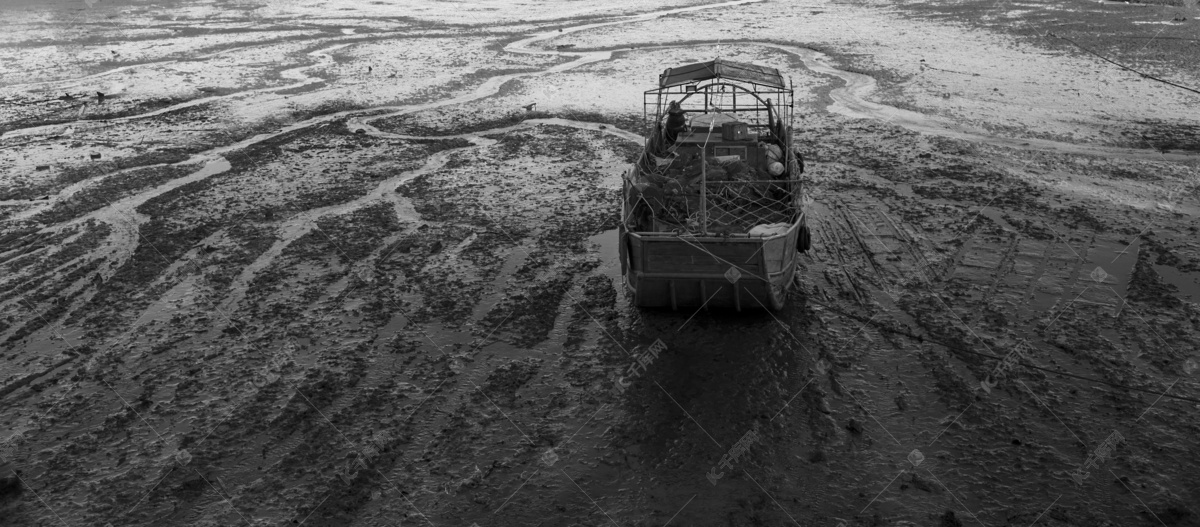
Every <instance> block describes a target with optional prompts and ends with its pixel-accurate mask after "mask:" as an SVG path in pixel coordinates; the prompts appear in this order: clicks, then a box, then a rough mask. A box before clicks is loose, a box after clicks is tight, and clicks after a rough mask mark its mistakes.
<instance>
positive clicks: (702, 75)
mask: <svg viewBox="0 0 1200 527" xmlns="http://www.w3.org/2000/svg"><path fill="white" fill-rule="evenodd" d="M709 79H730V80H736V81H741V82H748V83H753V84H759V85H763V86H768V87H771V88H776V89H784V88H786V87H787V85H786V84H784V82H783V81H784V79H783V76H782V75H780V74H779V70H777V69H775V68H769V67H766V66H759V65H757V64H747V63H745V62H734V61H731V60H723V59H715V60H710V61H708V62H697V63H695V64H688V65H686V66H678V67H675V68H667V69H666V71H663V73H662V75H659V77H658V87H659V88H667V87H670V86H678V85H681V84H691V83H694V82H697V81H703V80H709Z"/></svg>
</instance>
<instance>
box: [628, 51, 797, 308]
mask: <svg viewBox="0 0 1200 527" xmlns="http://www.w3.org/2000/svg"><path fill="white" fill-rule="evenodd" d="M792 97H793V95H792V89H791V88H789V87H788V86H787V85H786V84H785V83H784V79H783V76H782V75H780V74H779V70H777V69H774V68H767V67H763V66H757V65H753V64H744V63H738V62H732V61H727V60H721V59H717V60H714V61H710V62H701V63H698V64H690V65H687V66H680V67H677V68H669V69H667V70H666V71H665V72H663V74H662V75H660V76H659V81H658V88H656V89H653V90H648V91H646V92H645V96H644V115H645V116H646V118H647V120H648V119H649V118H650V115H651V109H653V119H654V121H653V123H652V126H648V127H647V129H649V130H650V136H649V138H647V140H646V146H645V149H644V150H643V152H642V154H641V156H640V157H639V158H638V160H637V161H636V162H635V163H634V164H633V166H632V167H630V168H629V170H628V171H627V172H626V173H625V175H624V182H623V184H622V196H623V200H622V213H621V217H622V222H621V225H620V229H619V235H620V259H621V274H622V275H624V277H625V280H624V281H625V286H626V289H627V291H628V292H629V293H630V294H631V295H632V297H633V303H634V304H635V305H637V306H642V307H670V308H672V309H679V308H681V307H693V308H694V307H705V308H708V307H727V308H733V309H736V310H738V311H741V310H742V309H743V308H746V307H749V308H760V307H761V308H770V309H773V310H778V309H782V308H783V305H784V302H785V301H786V299H787V291H788V289H790V287H791V285H792V284H793V280H794V276H795V272H796V264H797V259H798V254H797V253H798V252H803V251H807V250H808V248H809V244H810V239H811V238H810V235H809V231H808V226H807V225H806V224H805V215H804V209H803V203H802V201H801V181H800V174H801V173H802V172H803V171H804V162H803V160H802V158H801V157H800V156H799V155H798V154H797V153H796V152H793V151H792V148H791V145H792V122H793V114H794V110H793V107H792ZM784 113H786V114H787V115H786V117H785V116H784V115H783V114H784ZM647 124H648V125H649V124H651V123H647Z"/></svg>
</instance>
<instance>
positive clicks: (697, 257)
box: [619, 215, 805, 311]
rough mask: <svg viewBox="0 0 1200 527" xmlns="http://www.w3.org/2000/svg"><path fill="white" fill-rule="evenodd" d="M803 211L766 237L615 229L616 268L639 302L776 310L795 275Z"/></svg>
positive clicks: (644, 304) (664, 305) (639, 303)
mask: <svg viewBox="0 0 1200 527" xmlns="http://www.w3.org/2000/svg"><path fill="white" fill-rule="evenodd" d="M804 223H805V222H804V217H803V215H802V216H801V217H800V218H799V220H797V221H796V222H795V223H793V224H792V225H791V226H790V227H789V228H788V230H787V231H785V232H784V233H782V234H778V235H775V236H770V237H745V236H743V237H728V238H726V237H721V236H710V237H699V236H695V237H693V236H686V237H684V236H677V235H674V234H672V233H655V232H629V231H627V230H626V229H625V228H623V227H622V228H621V229H620V231H619V236H620V258H621V272H622V274H623V275H624V277H625V279H624V281H625V287H626V290H627V292H628V293H629V294H630V295H631V296H632V298H633V303H634V304H635V305H637V306H639V307H661V308H671V309H696V308H700V307H704V308H706V309H707V308H717V309H734V310H737V311H741V310H743V309H772V310H778V309H782V308H783V305H784V301H785V299H786V295H787V291H788V289H790V288H791V285H792V283H793V280H794V279H795V273H796V265H797V261H798V253H797V244H798V243H800V239H799V238H800V236H801V231H802V230H803V229H805V227H804Z"/></svg>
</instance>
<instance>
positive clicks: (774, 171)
mask: <svg viewBox="0 0 1200 527" xmlns="http://www.w3.org/2000/svg"><path fill="white" fill-rule="evenodd" d="M767 172H770V173H771V175H772V176H780V175H783V163H780V162H778V161H776V162H774V163H771V164H769V165H767Z"/></svg>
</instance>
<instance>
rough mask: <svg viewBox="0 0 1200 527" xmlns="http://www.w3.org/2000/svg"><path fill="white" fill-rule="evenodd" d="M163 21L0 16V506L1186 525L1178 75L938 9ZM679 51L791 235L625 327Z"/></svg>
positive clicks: (346, 517) (24, 518)
mask: <svg viewBox="0 0 1200 527" xmlns="http://www.w3.org/2000/svg"><path fill="white" fill-rule="evenodd" d="M173 6H174V7H173V8H172V9H171V10H164V9H162V8H153V7H149V6H146V5H142V4H140V3H136V2H128V3H124V4H121V3H107V2H105V1H104V0H100V1H99V2H92V3H82V2H81V3H78V4H74V3H65V2H64V3H60V4H50V5H48V6H41V5H32V4H31V5H19V6H17V7H12V8H8V9H9V10H8V11H3V13H5V16H7V17H11V19H12V20H14V23H15V24H16V25H15V26H14V27H16V28H17V29H16V30H14V32H13V33H12V34H10V35H7V36H5V37H3V39H4V41H5V42H6V43H8V44H10V45H12V46H13V47H12V49H11V50H9V51H4V52H3V53H0V58H3V59H4V61H5V63H6V64H7V65H11V66H13V67H19V68H24V69H25V71H26V74H25V75H23V76H19V78H18V76H12V75H7V74H5V75H6V76H3V77H0V78H3V84H2V85H0V115H2V116H3V120H4V122H5V124H4V125H3V128H2V130H3V134H2V135H0V146H2V147H3V148H2V150H3V153H0V170H3V175H0V401H2V405H0V471H2V473H0V477H3V478H4V479H3V480H0V518H2V520H0V523H3V524H5V525H101V526H103V525H108V524H111V525H114V526H116V525H213V526H216V525H244V524H248V525H330V526H332V525H361V526H376V525H378V526H383V525H388V526H392V525H418V524H419V525H436V526H440V525H463V526H471V525H478V526H480V527H485V526H488V525H545V526H550V525H562V526H572V525H622V526H623V525H799V526H804V527H808V526H829V527H837V526H839V525H844V526H847V527H849V526H913V525H920V526H925V525H931V526H940V527H946V526H960V525H976V524H978V525H985V526H1001V525H1046V526H1061V527H1065V526H1073V527H1075V526H1078V527H1082V526H1127V525H1147V526H1150V525H1167V526H1172V527H1173V526H1186V525H1200V508H1198V507H1197V506H1196V503H1197V502H1198V501H1200V490H1198V489H1200V457H1198V455H1197V452H1200V442H1198V440H1197V437H1198V436H1197V432H1198V430H1200V389H1198V388H1200V386H1198V384H1197V383H1198V381H1197V376H1200V366H1198V364H1197V361H1200V356H1197V354H1196V342H1197V341H1198V334H1200V310H1198V308H1197V302H1200V284H1198V282H1197V279H1198V278H1200V246H1198V245H1197V242H1196V232H1197V229H1198V228H1200V224H1198V220H1200V218H1198V217H1197V214H1198V213H1200V203H1198V202H1197V199H1198V196H1197V193H1196V187H1197V184H1198V183H1200V171H1198V169H1197V166H1198V165H1200V153H1198V151H1197V145H1196V144H1195V140H1194V137H1193V136H1194V135H1195V134H1194V131H1195V127H1196V126H1197V123H1196V121H1195V120H1194V119H1191V120H1188V119H1189V118H1187V117H1186V115H1184V114H1181V113H1180V112H1178V107H1180V105H1184V106H1188V107H1195V106H1196V105H1197V103H1200V99H1197V98H1196V97H1195V96H1191V95H1188V94H1187V93H1186V92H1178V91H1170V88H1168V87H1164V86H1161V85H1158V84H1157V83H1155V84H1151V83H1149V82H1147V81H1144V80H1141V79H1139V78H1138V77H1137V76H1136V75H1133V74H1126V73H1121V72H1120V71H1119V70H1118V71H1113V70H1109V69H1103V68H1104V66H1103V65H1102V64H1103V63H1101V62H1095V61H1094V59H1093V58H1088V56H1087V55H1086V54H1083V53H1079V52H1073V51H1068V50H1066V49H1065V48H1062V49H1060V48H1052V49H1053V53H1051V52H1049V51H1047V50H1048V49H1051V48H1045V47H1039V46H1043V44H1039V43H1037V42H1032V43H1031V41H1025V40H1020V39H1017V38H1014V34H1013V33H1009V32H1005V31H1004V30H1003V29H1002V28H1000V27H999V26H996V25H995V24H993V23H992V22H991V19H987V20H986V21H985V22H986V23H984V22H981V23H979V24H978V25H977V26H976V27H973V28H970V29H964V27H963V26H962V25H961V24H958V23H956V20H958V19H956V18H955V17H960V16H965V15H964V13H966V11H963V10H964V9H967V8H968V7H970V6H966V7H961V6H960V7H956V6H942V8H941V11H937V10H935V9H933V7H919V6H911V5H909V6H904V5H900V4H897V5H895V6H893V7H891V8H884V7H882V6H881V5H879V4H868V5H857V4H847V3H826V2H816V3H812V4H811V5H810V4H804V5H801V4H790V3H789V4H785V3H781V2H746V1H739V2H724V3H712V2H682V1H681V2H675V3H668V4H663V5H658V6H654V7H652V8H651V7H648V6H646V5H642V4H638V3H634V2H617V3H613V5H611V6H606V7H605V8H604V9H600V8H597V7H595V6H582V5H576V3H556V2H549V3H545V4H537V5H524V6H516V5H514V4H513V3H511V2H479V3H463V4H455V6H456V7H455V8H448V7H446V6H443V5H437V4H427V3H418V2H411V3H403V5H400V4H399V3H397V4H394V5H392V4H389V5H383V4H382V3H378V2H370V3H367V2H363V3H359V2H348V3H347V4H346V6H344V7H343V8H341V9H340V10H335V9H334V8H332V7H331V6H332V4H328V5H325V4H322V5H282V4H276V3H255V2H228V3H216V4H212V3H200V2H197V3H187V2H184V3H178V4H173ZM1141 8H1143V9H1146V10H1159V11H1155V12H1154V13H1150V12H1149V11H1147V13H1149V14H1147V16H1148V17H1150V18H1153V17H1154V16H1166V14H1167V13H1173V12H1174V11H1170V10H1171V9H1179V8H1174V7H1170V6H1142V7H1141ZM922 9H925V11H922ZM976 9H984V7H981V6H976ZM1114 9H1115V8H1114ZM400 11H402V12H403V13H404V14H403V16H400V15H397V12H400ZM935 11H936V12H935ZM1108 12H1109V10H1107V9H1103V10H1088V11H1087V17H1090V18H1088V19H1089V20H1093V22H1095V21H1104V20H1108V19H1105V18H1103V17H1104V16H1108V15H1106V14H1105V13H1108ZM1110 14H1111V13H1110ZM1034 15H1036V16H1034ZM1009 16H1010V18H1016V19H1019V20H1022V21H1024V23H1027V24H1030V25H1033V24H1041V23H1044V22H1045V21H1044V20H1043V18H1044V13H1042V12H1040V11H1039V12H1037V13H1034V14H1033V15H1029V16H1028V18H1020V17H1021V16H1022V15H1021V13H1016V14H1011V13H1010V15H1009ZM1064 16H1065V15H1064ZM1112 16H1117V14H1112ZM1173 23H1177V24H1190V26H1188V27H1191V28H1192V30H1193V31H1194V28H1195V20H1193V19H1188V20H1184V21H1179V22H1173ZM1112 24H1113V26H1112V27H1116V28H1117V29H1114V30H1113V31H1114V33H1113V34H1114V35H1117V36H1120V35H1126V34H1131V33H1122V32H1121V31H1132V30H1129V29H1128V28H1127V27H1126V25H1127V22H1126V21H1121V22H1112ZM855 27H858V28H860V29H858V32H864V31H865V30H863V29H861V28H863V27H872V28H874V32H873V33H871V34H870V35H867V34H864V35H861V36H860V35H858V34H857V33H855V32H854V31H851V30H853V29H854V28H855ZM1171 27H1172V28H1174V27H1175V26H1171ZM47 28H53V29H54V30H55V31H58V32H59V33H57V34H59V35H60V36H61V37H62V38H63V39H64V40H65V41H66V42H69V43H71V46H75V47H72V48H71V49H73V50H75V51H74V52H72V53H73V54H68V53H65V52H63V51H62V50H61V49H50V45H49V44H47V43H46V42H44V41H42V40H40V39H39V38H36V37H35V35H37V34H39V33H38V32H39V31H45V30H47ZM196 28H201V29H196ZM847 28H849V29H847ZM83 29H87V30H89V31H91V33H88V34H84V33H82V32H81V31H82V30H83ZM560 30H561V31H560ZM735 30H736V33H733V31H735ZM1118 30H1119V31H1118ZM1155 30H1157V29H1155ZM797 31H800V32H801V34H803V35H804V36H803V38H798V37H796V36H795V35H796V32H797ZM1171 31H1172V32H1174V31H1176V29H1171ZM1025 33H1027V32H1026V31H1025V30H1024V29H1022V30H1021V32H1017V34H1016V36H1017V37H1021V38H1024V36H1023V35H1025ZM1150 34H1153V33H1150ZM1096 38H1099V37H1096ZM1114 38H1115V37H1114ZM205 39H208V40H207V41H206V40H205ZM718 41H720V42H721V44H720V51H719V52H720V54H721V56H722V57H726V58H729V59H731V60H744V61H751V62H758V63H763V64H766V65H770V66H773V67H778V68H780V69H781V70H782V71H783V72H784V73H785V75H787V76H789V77H791V78H792V81H793V82H794V83H795V86H796V89H797V101H798V104H797V108H796V114H797V121H796V122H797V129H798V130H797V131H798V133H797V135H796V142H797V144H796V145H795V146H796V148H797V149H798V150H800V151H801V152H804V154H805V156H806V160H807V167H808V169H807V172H806V174H805V177H806V185H807V190H806V192H807V198H808V199H807V200H806V203H807V207H808V208H807V210H808V214H809V225H810V226H811V228H812V232H813V237H814V240H813V250H812V251H810V252H809V253H808V254H806V255H805V256H804V257H802V259H801V262H802V263H801V267H802V269H801V272H800V273H798V275H799V279H798V284H797V287H796V288H794V290H793V292H792V293H791V295H790V298H789V302H788V306H787V307H786V308H785V309H784V310H782V311H779V312H766V311H759V312H747V313H728V312H708V311H700V312H694V313H693V312H678V313H673V312H669V311H653V310H638V309H635V308H632V307H631V306H630V305H629V302H628V299H627V298H626V296H625V291H624V289H623V286H622V282H621V277H620V264H619V261H618V259H617V243H616V229H617V226H618V222H619V218H618V215H619V210H620V209H619V190H620V181H621V179H620V178H621V173H622V172H623V171H624V170H625V168H626V166H627V165H628V163H630V162H631V161H632V160H633V159H634V157H635V156H636V155H637V153H638V152H639V149H640V147H641V141H642V139H641V137H640V135H639V134H640V133H642V131H643V130H642V129H641V128H640V127H641V119H640V118H641V111H640V110H641V109H642V107H641V104H642V91H643V90H645V89H647V88H648V87H650V86H651V85H652V84H653V83H654V82H655V81H656V79H657V75H658V74H659V73H661V71H662V69H663V68H664V67H667V66H670V65H677V64H684V63H688V62H693V61H700V60H708V59H711V58H712V57H713V56H714V54H715V53H716V52H717V51H716V46H717V42H718ZM936 41H943V42H955V43H956V44H957V45H956V46H942V47H943V48H946V49H935V48H934V47H932V46H929V45H928V43H929V42H936ZM1096 42H1098V41H1089V42H1088V43H1089V44H1095V43H1096ZM150 44H157V45H158V46H151V45H150ZM1172 45H1183V44H1179V43H1175V44H1172ZM60 46H61V47H66V45H64V44H60ZM950 48H953V49H950ZM983 49H991V50H993V51H992V52H991V54H990V55H987V56H983V55H981V53H980V50H983ZM1155 49H1157V48H1155ZM1109 51H1111V52H1113V53H1124V54H1125V56H1126V57H1127V58H1128V59H1129V60H1134V59H1136V58H1138V57H1139V55H1138V53H1136V52H1134V51H1130V50H1129V49H1125V48H1124V47H1122V46H1114V48H1113V49H1111V50H1109ZM1157 52H1158V51H1155V53H1157ZM918 55H919V56H920V57H924V58H925V59H926V61H927V62H926V65H924V66H922V65H920V64H918V63H917V62H916V59H914V58H913V57H917V56H918ZM68 56H69V57H73V58H68ZM97 57H101V58H102V59H103V60H101V58H97ZM48 58H55V59H58V60H60V61H62V64H60V65H59V67H58V68H57V69H49V68H43V67H42V65H40V64H39V61H43V62H44V61H46V60H48ZM989 61H990V63H989ZM968 63H969V64H974V65H980V66H981V67H988V68H994V69H997V71H996V72H993V73H989V74H988V76H986V77H983V78H981V79H976V77H975V76H971V75H967V76H964V75H961V74H956V73H953V72H950V73H947V72H946V71H942V70H953V71H960V72H961V71H966V70H965V69H962V68H961V67H960V66H961V65H963V64H968ZM1014 64H1022V65H1023V69H1021V70H1020V71H1017V70H1016V69H1015V66H1013V65H1014ZM1173 64H1174V63H1173ZM1006 68H1007V69H1006ZM1000 71H1014V72H1015V73H1012V74H1011V77H1005V75H1002V74H1001V73H999V72H1000ZM1063 72H1066V73H1063ZM1068 73H1070V74H1071V75H1074V77H1069V75H1067V74H1068ZM1171 73H1172V74H1173V75H1175V77H1172V78H1174V79H1176V80H1179V81H1181V82H1189V81H1190V79H1193V78H1195V77H1196V76H1197V74H1198V72H1197V71H1196V70H1195V69H1194V67H1193V68H1192V69H1190V70H1189V69H1187V68H1182V67H1181V69H1179V70H1175V71H1172V72H1171ZM1038 75H1040V76H1041V77H1040V78H1036V79H1035V78H1034V77H1036V76H1038ZM1060 75H1061V76H1060ZM958 77H962V78H961V79H958ZM981 77H982V76H981ZM1068 77H1069V78H1068ZM955 79H957V80H955ZM1064 79H1065V80H1064ZM1035 81H1036V82H1042V83H1044V84H1042V85H1040V86H1037V87H1030V85H1029V83H1033V82H1035ZM1059 82H1062V83H1075V84H1074V85H1073V86H1075V87H1073V88H1071V87H1064V86H1066V84H1063V85H1059V84H1055V83H1059ZM1134 86H1137V88H1138V89H1140V90H1142V92H1143V95H1144V97H1141V98H1138V99H1136V100H1133V99H1128V100H1126V99H1122V100H1123V101H1124V102H1122V103H1120V104H1116V105H1113V103H1111V102H1106V101H1110V100H1111V99H1113V98H1121V97H1122V94H1124V93H1126V91H1125V90H1132V89H1134V88H1133V87H1134ZM1051 87H1053V88H1051ZM996 88H1000V89H999V90H996ZM1021 90H1027V92H1022V91H1021ZM96 91H101V92H104V93H108V94H109V95H108V96H106V98H105V101H104V102H100V101H99V100H98V98H97V96H96V95H95V93H94V92H96ZM1009 92H1016V93H1027V94H1028V97H1024V98H1020V101H1019V102H1014V100H1013V98H1010V99H1004V98H1002V97H1003V96H1002V95H998V94H1000V93H1009ZM946 93H951V94H952V95H951V96H950V97H943V95H944V94H946ZM64 94H70V95H71V97H72V99H69V100H66V99H63V100H60V99H59V97H61V96H63V95H64ZM1189 97H1190V98H1189ZM85 101H86V102H88V104H87V105H83V102H85ZM531 103H532V104H533V105H532V106H530V105H531ZM72 104H74V105H77V106H75V107H72V106H71V105H72ZM102 105H103V106H102ZM80 108H83V110H80ZM89 112H95V113H89ZM1027 115H1035V116H1037V117H1036V118H1031V119H1028V120H1024V121H1022V120H1021V116H1027ZM1181 115H1182V116H1183V117H1181ZM1012 116H1016V117H1014V118H1010V117H1012ZM1013 119H1016V121H1014V120H1013ZM1101 131H1104V132H1105V133H1107V134H1108V135H1106V134H1105V133H1101ZM1114 134H1115V135H1114ZM1121 134H1125V136H1121ZM1130 134H1134V135H1136V137H1137V138H1139V139H1140V140H1141V142H1140V143H1139V142H1138V141H1134V140H1129V139H1128V138H1129V137H1132V136H1131V135H1130ZM1118 136H1121V137H1125V139H1121V138H1120V137H1118ZM1006 357H1009V359H1010V360H1009V361H1006V360H1004V359H1005V358H1006ZM1114 433H1115V434H1116V435H1114ZM1085 464H1086V465H1088V467H1087V468H1084V469H1083V470H1082V471H1081V469H1080V467H1083V466H1085ZM1085 472H1086V476H1084V473H1085Z"/></svg>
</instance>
